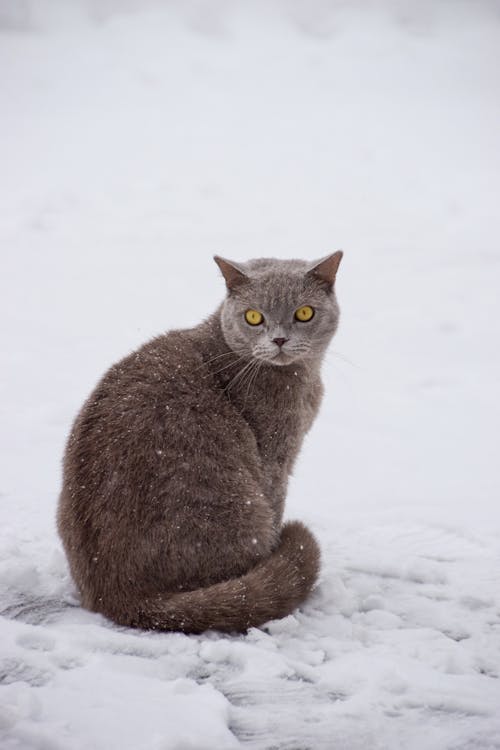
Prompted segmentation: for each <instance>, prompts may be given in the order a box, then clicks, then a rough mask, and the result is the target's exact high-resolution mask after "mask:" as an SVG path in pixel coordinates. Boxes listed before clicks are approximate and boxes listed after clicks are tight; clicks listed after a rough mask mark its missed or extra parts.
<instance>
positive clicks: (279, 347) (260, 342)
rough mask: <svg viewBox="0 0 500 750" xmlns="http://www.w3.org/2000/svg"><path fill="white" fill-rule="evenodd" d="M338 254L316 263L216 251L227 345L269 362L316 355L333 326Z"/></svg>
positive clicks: (288, 361)
mask: <svg viewBox="0 0 500 750" xmlns="http://www.w3.org/2000/svg"><path fill="white" fill-rule="evenodd" d="M341 258H342V252H341V251H340V250H339V251H338V252H336V253H333V254H332V255H328V256H327V257H326V258H323V259H322V260H320V261H316V262H315V263H310V262H307V261H302V260H276V259H274V258H262V259H258V260H250V261H248V262H247V263H234V262H233V261H229V260H226V259H224V258H221V257H219V256H215V258H214V260H215V262H216V263H217V265H218V266H219V268H220V270H221V272H222V274H223V276H224V278H225V280H226V287H227V296H226V299H225V300H224V303H223V305H222V310H221V323H222V332H223V334H224V338H225V340H226V343H227V345H228V346H229V347H230V348H231V349H232V350H233V351H235V352H237V353H238V354H240V355H242V356H245V357H246V356H248V357H250V358H254V359H258V360H262V361H264V362H268V363H270V364H273V365H289V364H292V363H293V362H297V361H300V360H304V361H306V360H308V359H309V360H310V359H316V358H318V357H321V355H322V354H323V352H324V351H325V349H326V347H327V346H328V343H329V342H330V339H331V338H332V336H333V334H334V333H335V331H336V329H337V325H338V319H339V308H338V304H337V300H336V297H335V290H334V284H335V276H336V273H337V269H338V266H339V263H340V261H341Z"/></svg>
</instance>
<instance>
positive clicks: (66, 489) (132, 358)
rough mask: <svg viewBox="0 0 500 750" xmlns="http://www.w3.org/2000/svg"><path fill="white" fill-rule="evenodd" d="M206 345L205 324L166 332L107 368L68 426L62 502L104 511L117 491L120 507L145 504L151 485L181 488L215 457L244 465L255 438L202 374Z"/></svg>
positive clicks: (205, 371) (208, 376)
mask: <svg viewBox="0 0 500 750" xmlns="http://www.w3.org/2000/svg"><path fill="white" fill-rule="evenodd" d="M207 338H208V336H207V332H206V329H205V328H204V326H203V324H202V325H201V326H198V327H197V328H193V329H186V330H178V331H170V332H168V333H166V334H164V335H161V336H158V337H157V338H155V339H152V340H151V341H149V342H147V343H146V344H144V345H143V346H142V347H141V348H140V349H138V350H137V351H135V352H133V353H132V354H130V355H128V356H127V357H125V358H124V359H122V360H120V361H119V362H117V363H116V364H114V365H113V366H112V367H110V369H109V370H108V371H107V372H106V374H105V375H104V376H103V377H102V379H101V381H100V382H99V383H98V385H97V386H96V388H95V389H94V391H93V393H92V394H91V395H90V397H89V398H88V399H87V401H86V402H85V404H84V405H83V407H82V410H81V411H80V413H79V415H78V416H77V418H76V420H75V423H74V425H73V429H72V431H71V434H70V437H69V440H68V443H67V447H66V454H65V459H64V483H63V495H64V494H66V497H71V498H72V502H73V501H74V502H79V500H78V498H80V499H81V502H85V503H86V504H88V503H91V504H92V503H94V504H101V503H103V504H105V503H109V502H115V500H114V497H115V496H116V495H117V493H116V491H115V490H116V485H117V484H119V485H120V488H121V493H122V498H121V500H123V495H124V494H125V495H128V492H129V490H130V492H131V493H136V494H137V492H138V491H140V492H141V496H144V494H145V493H149V487H147V486H145V485H146V483H147V482H148V480H149V478H150V477H154V478H155V481H156V480H157V481H167V480H169V479H170V480H171V479H172V478H173V477H174V476H176V477H177V478H179V481H182V477H183V475H184V473H185V472H187V471H189V472H191V473H192V472H193V471H194V469H195V468H196V467H198V466H203V465H204V464H206V462H207V461H209V460H210V457H212V459H213V457H214V456H215V455H216V456H217V459H218V461H219V468H220V469H223V468H224V463H225V462H226V461H227V462H230V461H232V460H233V461H234V460H241V461H243V462H244V463H247V462H248V460H249V457H250V455H251V454H252V453H254V452H255V438H254V436H253V433H252V432H251V431H250V429H249V427H248V425H247V424H246V423H245V422H244V421H243V420H242V419H241V416H240V415H239V414H238V412H237V411H236V410H235V409H234V408H233V407H232V405H231V404H230V402H229V401H228V399H227V398H226V396H225V394H224V391H223V390H221V389H220V387H219V384H218V383H217V381H216V380H215V379H214V377H213V376H212V375H211V373H210V371H209V370H208V368H207V364H206V362H207V358H208V359H209V358H210V355H211V352H210V346H208V348H207ZM235 446H238V448H236V447H235ZM235 452H237V453H238V454H239V455H238V456H235ZM195 461H196V462H195ZM121 500H118V499H117V500H116V502H121Z"/></svg>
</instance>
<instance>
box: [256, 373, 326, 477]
mask: <svg viewBox="0 0 500 750" xmlns="http://www.w3.org/2000/svg"><path fill="white" fill-rule="evenodd" d="M278 375H279V373H278ZM321 393H322V387H321V382H320V380H319V377H318V376H315V377H305V376H304V375H303V374H301V373H299V372H296V371H292V372H291V373H287V374H284V375H283V377H281V378H280V377H278V376H276V377H274V378H267V379H266V378H262V381H261V382H259V384H258V385H257V386H256V388H255V390H254V392H253V393H252V399H251V401H250V402H249V403H247V404H246V405H245V408H244V409H243V412H242V416H243V417H244V418H245V419H246V421H247V422H248V424H249V425H250V427H251V429H252V430H253V432H254V434H255V437H256V441H257V445H258V448H259V451H260V455H261V459H262V460H263V461H264V462H265V463H278V464H283V465H287V464H289V463H291V462H293V460H294V459H295V456H296V454H297V452H298V450H299V448H300V445H301V443H302V439H303V437H304V435H305V434H306V432H307V431H308V430H309V428H310V427H311V424H312V422H313V420H314V417H315V416H316V413H317V411H318V407H319V403H320V400H321Z"/></svg>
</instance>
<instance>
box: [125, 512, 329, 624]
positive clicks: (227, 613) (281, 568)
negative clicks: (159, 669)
mask: <svg viewBox="0 0 500 750" xmlns="http://www.w3.org/2000/svg"><path fill="white" fill-rule="evenodd" d="M319 566H320V553H319V547H318V544H317V542H316V540H315V538H314V536H313V535H312V534H311V532H310V531H309V530H308V529H307V528H306V527H305V526H304V525H303V524H301V523H300V522H298V521H293V522H290V523H287V524H285V525H284V526H283V528H282V531H281V537H280V542H279V545H278V547H277V548H276V549H275V551H274V552H273V553H272V554H271V555H270V556H269V557H268V558H266V559H265V560H262V562H260V563H258V564H257V565H256V566H255V567H254V568H251V569H250V570H249V571H248V573H245V574H244V575H242V576H241V577H240V578H234V579H232V580H229V581H223V582H221V583H216V584H214V585H212V586H208V587H207V588H204V589H196V590H195V591H185V592H181V593H175V594H171V595H165V596H159V597H155V598H150V599H147V600H146V601H144V602H142V603H141V605H140V607H139V609H138V611H137V610H136V613H135V614H134V616H133V619H132V618H131V619H130V620H129V622H127V623H125V622H124V623H123V624H128V625H133V626H135V627H141V628H146V629H156V630H180V631H183V632H185V633H202V632H203V631H204V630H209V629H212V628H213V629H214V630H225V631H238V632H245V631H246V630H247V629H248V628H249V627H252V626H254V627H255V626H258V625H262V623H264V622H267V621H268V620H272V619H274V618H278V617H284V616H285V615H288V614H290V612H292V611H293V610H294V609H295V608H296V607H297V606H298V605H299V604H300V603H301V602H302V601H304V599H305V598H306V596H307V595H308V593H309V592H310V590H311V588H312V586H313V585H314V583H315V581H316V579H317V577H318V572H319Z"/></svg>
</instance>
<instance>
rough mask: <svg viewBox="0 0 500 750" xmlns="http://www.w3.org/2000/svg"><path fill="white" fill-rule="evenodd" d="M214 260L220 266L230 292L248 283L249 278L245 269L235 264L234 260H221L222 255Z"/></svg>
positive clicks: (215, 256) (216, 256)
mask: <svg viewBox="0 0 500 750" xmlns="http://www.w3.org/2000/svg"><path fill="white" fill-rule="evenodd" d="M214 260H215V262H216V263H217V265H218V266H219V268H220V270H221V272H222V275H223V276H224V278H225V280H226V286H227V288H228V290H229V291H230V292H231V291H232V290H233V289H236V287H238V286H240V284H244V283H245V282H246V281H248V276H247V275H246V273H245V272H244V270H243V268H242V267H241V266H239V265H238V264H237V263H233V261H232V260H226V259H225V258H221V257H220V255H214Z"/></svg>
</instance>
